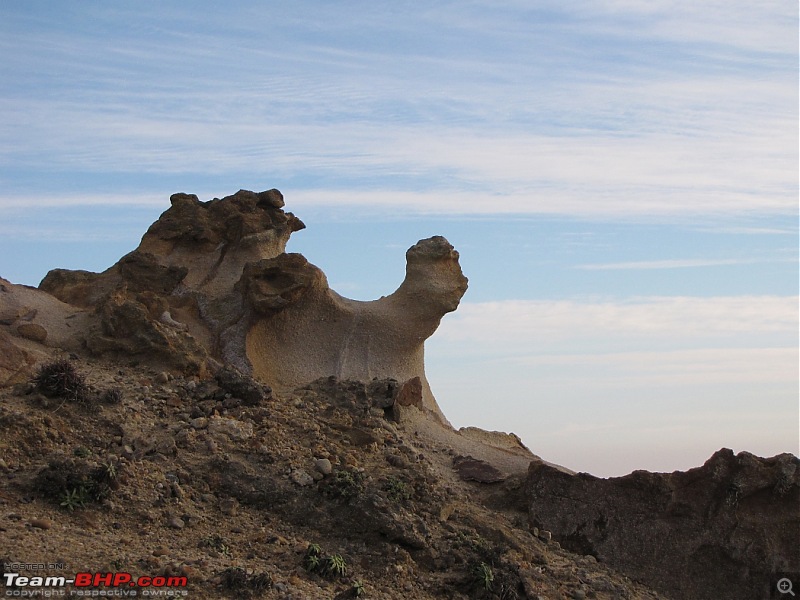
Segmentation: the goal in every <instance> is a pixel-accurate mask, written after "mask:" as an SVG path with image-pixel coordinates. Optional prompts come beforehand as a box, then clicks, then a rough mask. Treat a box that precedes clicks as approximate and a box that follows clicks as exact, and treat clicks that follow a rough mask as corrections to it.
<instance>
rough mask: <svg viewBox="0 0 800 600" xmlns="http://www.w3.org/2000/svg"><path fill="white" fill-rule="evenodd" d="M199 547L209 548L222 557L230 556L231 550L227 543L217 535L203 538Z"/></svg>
mask: <svg viewBox="0 0 800 600" xmlns="http://www.w3.org/2000/svg"><path fill="white" fill-rule="evenodd" d="M201 545H202V546H205V547H206V548H210V549H211V550H214V551H215V552H219V553H220V554H222V555H223V556H230V555H231V548H230V546H229V545H228V542H226V541H225V538H224V537H222V536H221V535H219V534H218V533H215V534H213V535H210V536H208V537H205V538H203V540H202V541H201Z"/></svg>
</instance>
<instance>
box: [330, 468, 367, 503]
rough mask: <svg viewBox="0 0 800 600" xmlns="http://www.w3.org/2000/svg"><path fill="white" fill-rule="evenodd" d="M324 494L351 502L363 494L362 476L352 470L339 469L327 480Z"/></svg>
mask: <svg viewBox="0 0 800 600" xmlns="http://www.w3.org/2000/svg"><path fill="white" fill-rule="evenodd" d="M327 482H328V483H326V485H325V487H324V488H321V489H322V490H323V492H324V493H326V494H327V495H329V496H331V497H333V498H341V499H342V500H351V499H353V498H355V497H357V496H359V495H360V494H361V493H363V492H364V474H363V473H359V472H358V471H355V470H352V469H340V470H338V471H336V474H335V475H334V476H333V477H331V478H329V479H328V480H327Z"/></svg>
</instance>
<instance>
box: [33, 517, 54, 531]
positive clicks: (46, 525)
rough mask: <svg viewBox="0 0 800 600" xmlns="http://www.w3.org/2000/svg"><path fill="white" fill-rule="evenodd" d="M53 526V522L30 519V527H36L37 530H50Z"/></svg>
mask: <svg viewBox="0 0 800 600" xmlns="http://www.w3.org/2000/svg"><path fill="white" fill-rule="evenodd" d="M52 526H53V522H52V521H51V520H50V519H32V520H31V527H36V528H37V529H50V528H51V527H52Z"/></svg>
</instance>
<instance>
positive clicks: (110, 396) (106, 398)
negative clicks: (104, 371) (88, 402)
mask: <svg viewBox="0 0 800 600" xmlns="http://www.w3.org/2000/svg"><path fill="white" fill-rule="evenodd" d="M122 398H123V394H122V390H121V389H120V388H117V387H114V388H110V389H107V390H106V391H105V392H103V396H102V398H101V400H102V401H103V402H105V403H106V404H119V403H120V402H122Z"/></svg>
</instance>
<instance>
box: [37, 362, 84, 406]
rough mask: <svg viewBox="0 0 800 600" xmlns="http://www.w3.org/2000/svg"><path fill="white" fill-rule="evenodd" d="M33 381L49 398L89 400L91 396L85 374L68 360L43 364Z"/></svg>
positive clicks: (77, 400) (72, 400) (74, 400)
mask: <svg viewBox="0 0 800 600" xmlns="http://www.w3.org/2000/svg"><path fill="white" fill-rule="evenodd" d="M33 383H34V384H35V385H36V387H37V389H38V390H39V391H40V392H41V393H42V394H44V395H45V396H47V397H49V398H63V399H64V400H69V401H70V402H87V401H88V400H89V398H90V393H89V386H87V385H86V381H85V380H84V378H83V375H81V374H80V373H78V371H76V370H75V367H74V366H72V363H71V362H69V361H68V360H57V361H55V362H51V363H48V364H46V365H42V367H41V368H40V369H39V371H38V372H37V374H36V377H34V379H33Z"/></svg>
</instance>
